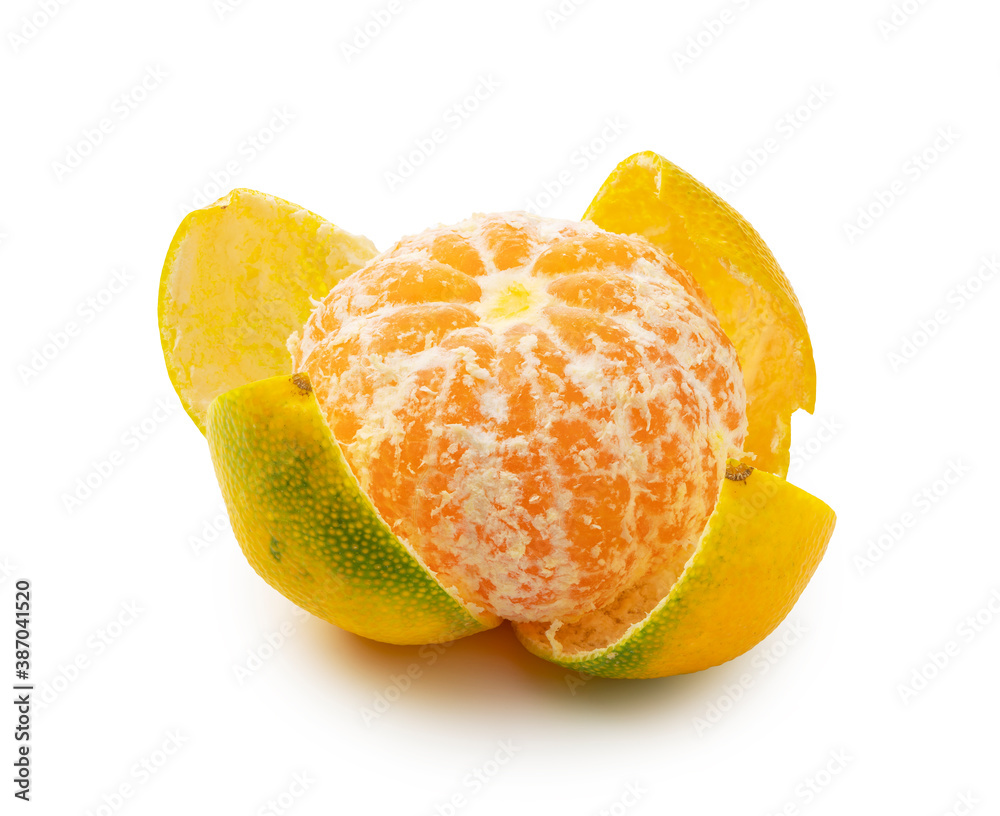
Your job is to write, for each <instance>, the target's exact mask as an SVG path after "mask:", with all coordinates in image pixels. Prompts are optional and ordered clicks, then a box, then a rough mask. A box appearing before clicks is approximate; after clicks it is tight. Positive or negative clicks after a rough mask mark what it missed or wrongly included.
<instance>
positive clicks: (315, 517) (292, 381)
mask: <svg viewBox="0 0 1000 816" xmlns="http://www.w3.org/2000/svg"><path fill="white" fill-rule="evenodd" d="M207 438H208V445H209V450H210V451H211V454H212V461H213V462H214V464H215V472H216V476H217V478H218V480H219V486H220V487H221V488H222V495H223V497H224V498H225V500H226V507H227V508H228V509H229V517H230V520H231V522H232V525H233V532H234V533H235V535H236V538H237V540H238V541H239V542H240V546H241V547H242V549H243V553H244V554H245V555H246V557H247V560H248V561H249V562H250V564H251V566H252V567H253V568H254V570H255V571H256V572H257V573H258V574H259V575H260V576H261V577H262V578H264V580H265V581H267V582H268V583H269V584H270V585H271V586H273V587H274V588H275V589H277V590H278V591H279V592H281V593H282V594H283V595H285V596H286V597H287V598H289V599H290V600H291V601H293V602H294V603H296V604H298V605H299V606H301V607H302V608H303V609H305V610H306V611H308V612H311V613H313V614H314V615H316V616H317V617H320V618H323V619H324V620H328V621H330V622H331V623H334V624H336V625H337V626H340V627H342V628H343V629H347V630H348V631H350V632H354V633H355V634H358V635H363V636H364V637H368V638H372V639H374V640H380V641H384V642H386V643H397V644H420V643H440V642H444V641H450V640H454V639H456V638H459V637H464V636H465V635H470V634H472V633H474V632H479V631H482V630H484V629H489V628H492V627H494V626H497V625H498V624H499V623H500V619H499V618H495V617H493V616H491V615H489V614H485V613H482V612H479V613H477V612H476V611H475V610H471V609H468V608H467V607H465V606H464V605H462V604H461V603H460V602H459V601H458V600H457V599H456V598H455V597H454V596H452V595H451V594H450V593H449V592H448V591H447V590H446V589H444V588H443V587H442V586H441V585H440V584H439V583H438V582H437V580H435V578H434V577H433V576H432V575H431V574H430V573H429V572H428V571H427V569H426V568H425V567H424V566H423V565H422V564H421V563H420V562H419V560H418V559H417V557H416V556H415V555H414V553H413V552H412V551H411V550H409V549H408V548H407V547H406V546H405V544H404V543H403V542H402V541H400V539H399V538H398V537H397V536H396V535H394V534H393V533H392V531H391V530H389V528H388V527H387V526H386V524H385V522H384V521H383V520H382V519H381V518H380V517H379V515H378V513H377V512H376V510H375V508H374V507H373V506H372V504H371V502H370V501H369V499H368V497H367V496H365V494H364V492H363V491H362V490H361V488H360V486H359V485H358V482H357V479H355V478H354V475H353V473H352V472H351V469H350V468H349V467H348V465H347V463H346V462H345V460H344V457H343V454H342V453H341V451H340V447H339V446H338V445H337V443H336V440H335V439H334V438H333V435H332V434H331V433H330V429H329V427H328V426H327V424H326V422H325V421H324V419H323V416H322V414H321V413H320V410H319V405H318V403H317V402H316V396H315V394H314V393H313V389H312V386H311V385H310V383H309V379H308V377H306V376H305V375H303V374H295V375H293V376H288V375H285V376H282V377H273V378H270V379H266V380H258V381H257V382H253V383H250V384H249V385H245V386H242V387H240V388H236V389H233V390H231V391H227V392H226V393H225V394H223V395H222V396H220V397H218V398H217V399H215V400H214V401H213V402H212V404H211V406H210V407H209V411H208V423H207Z"/></svg>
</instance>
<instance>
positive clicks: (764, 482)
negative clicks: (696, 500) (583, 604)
mask: <svg viewBox="0 0 1000 816" xmlns="http://www.w3.org/2000/svg"><path fill="white" fill-rule="evenodd" d="M741 475H742V474H741ZM835 522H836V516H835V515H834V513H833V511H832V510H831V509H830V508H829V507H827V505H826V504H824V503H823V502H822V501H820V500H819V499H817V498H815V497H814V496H811V495H810V494H809V493H806V492H805V491H804V490H801V489H799V488H797V487H795V486H793V485H791V484H789V483H788V482H786V481H785V480H784V479H782V478H780V477H778V476H774V475H773V474H770V473H765V472H763V471H760V470H753V471H752V472H750V473H749V474H748V475H746V477H745V478H743V479H742V480H738V481H733V480H731V479H726V481H725V482H724V483H723V487H722V491H721V493H720V495H719V501H718V504H717V505H716V508H715V512H714V513H713V514H712V516H711V518H710V519H709V522H708V526H707V527H706V529H705V532H704V534H703V535H702V538H701V541H700V542H699V545H698V548H697V549H696V550H695V552H694V554H693V555H692V556H691V558H690V560H689V561H688V563H687V566H686V567H685V570H684V572H683V573H682V574H681V576H680V578H678V580H677V582H676V583H675V584H674V585H673V587H672V588H671V590H670V592H669V593H668V594H667V596H666V597H665V598H664V599H663V600H662V601H660V603H659V604H657V605H656V607H655V608H654V609H653V610H652V611H651V612H650V613H649V614H648V615H647V616H646V617H645V618H644V619H643V620H642V621H640V622H639V623H637V624H635V625H634V626H632V627H631V628H630V629H629V630H628V632H627V633H626V634H625V635H624V636H623V637H621V638H619V639H618V640H617V641H616V642H614V643H612V644H610V645H608V646H605V647H603V648H600V649H595V650H591V651H587V652H578V653H569V652H567V651H566V650H563V649H562V647H561V645H560V643H559V639H558V637H557V636H558V635H559V630H560V629H562V628H566V627H572V626H574V625H579V624H572V623H564V624H561V625H559V624H555V627H556V630H555V631H553V625H552V624H514V629H515V631H516V632H517V635H518V638H519V639H520V640H521V642H522V643H523V644H524V645H525V647H527V649H528V650H529V651H530V652H532V653H533V654H535V655H538V656H539V657H542V658H545V659H546V660H550V661H552V662H553V663H558V664H559V665H561V666H565V667H566V668H568V669H574V670H576V671H582V672H586V673H588V674H594V675H598V676H601V677H621V678H642V677H666V676H669V675H673V674H685V673H688V672H695V671H699V670H701V669H707V668H709V667H710V666H716V665H718V664H720V663H725V662H726V661H727V660H732V659H733V658H734V657H738V656H739V655H741V654H743V653H744V652H746V651H747V650H748V649H750V648H752V647H753V646H754V645H756V644H757V643H759V642H760V641H761V640H763V639H764V638H765V637H767V635H768V634H770V633H771V632H772V631H773V630H774V628H775V627H776V626H777V625H778V624H779V623H781V621H782V620H783V619H784V618H785V616H786V615H787V614H788V612H789V610H791V608H792V606H793V605H794V604H795V601H796V600H798V597H799V595H800V594H801V593H802V590H803V589H804V588H805V586H806V584H807V583H808V582H809V579H810V578H811V577H812V574H813V572H814V571H815V570H816V567H817V565H818V564H819V562H820V559H821V558H822V557H823V553H824V552H825V550H826V545H827V542H828V541H829V540H830V536H831V535H832V534H833V527H834V524H835Z"/></svg>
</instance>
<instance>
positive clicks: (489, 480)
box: [160, 154, 835, 677]
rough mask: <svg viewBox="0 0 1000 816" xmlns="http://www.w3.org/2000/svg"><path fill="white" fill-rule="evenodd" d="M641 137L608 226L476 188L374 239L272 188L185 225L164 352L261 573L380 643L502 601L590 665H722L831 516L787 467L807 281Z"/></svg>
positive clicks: (433, 635) (446, 629)
mask: <svg viewBox="0 0 1000 816" xmlns="http://www.w3.org/2000/svg"><path fill="white" fill-rule="evenodd" d="M640 156H642V157H643V158H641V159H640V158H636V157H633V159H631V160H628V161H627V162H625V163H623V165H621V166H620V167H619V169H618V170H617V171H616V173H615V174H613V175H612V177H611V179H609V181H608V183H606V184H605V186H604V188H602V191H601V193H600V194H599V195H598V198H597V199H595V203H594V205H592V207H591V210H590V211H589V212H588V216H589V217H591V218H592V219H593V220H594V221H596V222H597V224H599V225H600V226H598V225H595V224H594V223H590V222H589V221H585V222H567V221H556V220H552V219H543V218H538V217H533V216H529V215H526V214H524V213H504V214H496V215H488V216H476V217H474V218H471V219H469V220H468V221H465V222H463V223H461V224H457V225H454V226H451V227H439V228H436V229H432V230H429V231H427V232H425V233H422V234H420V235H417V236H412V237H409V238H405V239H403V240H401V241H400V242H398V243H397V244H396V245H395V246H393V247H392V248H391V249H389V250H388V251H387V252H385V253H383V254H381V255H378V256H377V257H371V255H373V253H374V250H373V249H371V248H370V244H369V243H368V242H367V241H365V240H364V239H359V238H355V237H354V236H350V235H348V234H347V233H343V232H342V231H339V230H337V229H336V228H334V227H332V225H328V226H327V227H323V225H324V224H326V222H322V220H321V219H318V216H313V215H312V214H311V213H310V214H307V215H296V213H303V212H304V211H300V210H299V209H298V208H295V206H294V205H289V204H287V202H281V203H280V205H277V210H275V209H273V208H272V210H271V211H270V212H271V215H266V214H265V215H264V216H263V217H262V216H261V215H260V211H259V210H258V211H257V212H256V214H255V213H253V212H251V213H250V214H248V215H246V216H242V217H241V218H239V219H238V221H237V224H238V225H237V226H236V227H235V229H236V231H237V232H238V233H239V235H240V236H241V237H240V240H239V241H229V242H228V243H226V242H222V245H223V246H225V247H226V248H225V251H223V252H220V250H219V246H220V238H221V237H222V236H225V235H231V234H232V230H233V226H232V224H230V225H229V226H228V227H227V226H226V223H227V222H226V218H225V217H223V218H219V217H218V216H219V215H220V214H218V213H216V214H215V215H214V216H213V218H214V219H215V220H212V218H209V217H207V216H205V215H201V216H198V215H194V214H193V215H192V216H189V219H190V220H191V222H190V223H189V222H188V220H186V221H185V224H182V227H181V230H179V231H178V237H177V238H175V242H174V245H172V247H171V253H170V255H168V260H167V264H165V266H164V276H163V283H162V285H161V292H162V291H167V292H168V295H169V297H166V298H165V297H164V296H163V295H162V294H161V310H160V324H161V335H162V336H163V337H164V338H165V340H164V352H165V356H166V358H167V364H168V370H169V371H170V373H171V379H172V380H173V382H174V384H175V387H176V388H177V390H178V393H179V394H181V397H182V400H184V401H185V405H190V406H194V407H193V409H192V408H189V410H190V411H191V413H192V416H193V417H194V418H195V419H196V421H198V422H199V426H201V420H202V419H204V427H205V430H206V435H207V438H208V442H209V449H210V452H211V454H212V460H213V463H214V465H215V470H216V474H217V476H218V479H219V483H220V486H221V488H222V492H223V496H224V498H225V500H226V505H227V507H228V509H229V513H230V518H231V520H232V522H233V529H234V532H235V534H236V537H237V539H238V541H239V543H240V545H241V547H242V548H243V550H244V553H245V554H246V556H247V558H248V560H249V562H250V563H251V565H252V566H253V568H254V569H255V570H256V571H257V572H258V573H259V574H260V575H261V576H262V577H263V578H264V579H265V580H266V581H268V583H270V584H271V585H272V586H274V587H275V588H276V589H278V590H279V591H280V592H282V593H284V594H285V595H286V596H287V597H289V598H290V599H292V600H293V601H294V602H295V603H297V604H299V605H300V606H302V607H303V608H305V609H307V610H309V611H310V612H312V613H314V614H316V615H318V616H319V617H322V618H324V619H326V620H329V621H331V622H333V623H335V624H337V625H339V626H341V627H343V628H345V629H348V630H350V631H352V632H356V633H357V634H360V635H363V636H365V637H369V638H373V639H376V640H383V641H386V642H390V643H429V642H438V641H443V640H450V639H453V638H456V637H462V636H465V635H469V634H473V633H475V632H478V631H481V630H483V629H487V628H490V627H493V626H496V625H498V624H499V623H500V622H501V621H502V620H504V619H508V620H510V621H512V623H513V626H514V628H515V631H516V633H517V635H518V637H519V638H520V639H521V641H522V643H523V644H524V645H525V647H526V648H527V649H528V650H529V651H531V652H532V653H534V654H536V655H538V656H540V657H543V658H545V659H546V660H550V661H552V662H555V663H558V664H560V665H563V666H566V667H568V668H572V669H575V670H580V671H584V672H588V673H591V674H596V675H602V676H606V677H656V676H665V675H669V674H677V673H683V672H690V671H697V670H699V669H703V668H706V667H708V666H713V665H716V664H718V663H721V662H723V661H726V660H730V659H732V658H733V657H736V656H738V655H739V654H742V653H743V652H745V651H746V650H747V649H749V648H751V647H752V646H753V645H755V644H756V643H757V642H759V641H760V639H762V638H763V637H765V636H766V635H767V634H768V633H769V632H770V631H772V630H773V628H774V627H775V626H777V624H778V623H779V622H780V621H781V620H782V619H783V618H784V616H785V615H786V614H787V612H788V611H789V609H790V608H791V607H792V605H793V604H794V603H795V601H796V599H797V598H798V597H799V594H800V593H801V592H802V590H803V588H804V587H805V585H806V583H807V582H808V581H809V578H810V577H811V575H812V574H813V571H814V570H815V569H816V566H817V564H818V563H819V561H820V559H821V557H822V554H823V552H824V551H825V548H826V545H827V542H828V541H829V538H830V536H831V534H832V530H833V526H834V523H835V517H834V514H833V512H832V511H831V510H830V508H829V507H827V506H826V505H825V504H823V502H821V501H819V500H818V499H816V498H814V497H812V496H810V495H809V494H807V493H805V492H804V491H802V490H800V489H798V488H796V487H793V486H792V485H790V484H788V483H787V482H786V481H785V480H784V478H783V475H784V467H785V465H786V464H787V418H788V416H789V415H790V412H791V411H792V410H794V407H795V406H797V405H801V406H804V407H807V408H811V389H812V387H813V385H814V380H810V377H811V376H814V374H811V365H812V356H811V347H810V346H809V339H808V335H807V334H806V333H805V323H804V320H801V310H800V309H799V307H798V302H797V301H796V300H795V297H794V294H792V292H791V288H790V286H788V284H787V280H786V279H785V278H784V275H783V273H781V271H780V269H778V268H777V264H776V263H771V260H773V258H772V259H771V260H768V258H769V257H770V256H769V253H766V247H765V248H763V250H762V246H763V244H762V242H761V241H760V240H759V236H756V233H754V232H752V228H750V227H749V225H748V224H746V223H745V222H744V221H742V219H741V218H740V217H739V216H738V215H736V214H735V212H734V211H731V210H729V209H728V208H727V205H724V203H723V205H724V206H721V207H720V204H719V202H718V201H717V200H716V199H714V197H712V195H711V194H710V193H708V197H706V188H703V187H701V186H700V185H699V184H698V183H697V182H696V181H694V180H693V179H690V177H688V176H686V174H682V171H679V170H677V168H674V167H673V165H669V163H666V160H663V159H660V158H659V157H656V156H655V154H640ZM671 191H674V192H671ZM678 191H679V192H678ZM237 192H239V193H240V194H241V197H249V199H250V200H251V201H254V202H255V203H260V202H269V201H277V200H273V199H270V197H267V196H263V195H262V194H259V193H251V192H250V191H237ZM258 200H259V201H258ZM630 202H631V203H630ZM270 206H272V207H273V206H274V205H270ZM265 209H266V208H265ZM633 210H634V212H633ZM199 219H200V220H199ZM310 219H317V220H316V221H312V220H310ZM657 219H660V220H659V221H658V220H657ZM663 219H666V220H665V221H664V220H663ZM303 224H305V225H307V227H308V228H307V229H303V228H302V225H303ZM316 224H318V225H319V226H318V227H317V228H314V227H313V225H316ZM678 224H681V226H682V227H683V228H681V227H678ZM601 227H606V229H602V228H601ZM260 258H265V259H266V264H265V265H264V268H266V270H267V272H266V274H263V275H260V276H255V275H251V274H250V272H249V270H250V269H251V268H254V267H255V265H256V264H258V262H259V259H260ZM320 258H325V259H326V261H325V270H324V269H323V264H322V263H319V262H318V259H320ZM354 270H356V271H354ZM313 273H315V275H314V274H313ZM727 275H728V276H729V278H728V282H727V277H726V276H727ZM227 276H228V278H229V283H228V284H227ZM305 279H308V281H309V282H308V284H305V283H304V282H303V281H304V280H305ZM324 280H325V281H327V285H326V286H325V290H323V291H320V292H318V293H317V292H316V290H317V289H319V288H321V287H323V285H324ZM227 285H229V286H230V287H231V288H232V289H233V290H234V291H235V292H236V296H235V297H228V298H227V297H225V296H223V294H222V293H224V292H225V291H226V288H227ZM323 295H325V297H323V300H322V301H318V300H317V298H318V297H322V296H323ZM264 303H270V304H279V305H277V306H276V305H270V306H266V305H264ZM177 304H181V307H178V305H177ZM269 310H270V311H271V312H272V313H273V314H274V316H275V320H274V321H273V324H272V323H271V322H270V321H268V319H267V314H268V311H269ZM739 316H742V317H743V318H744V319H746V320H747V321H749V323H750V329H746V328H745V327H744V328H741V327H739V326H738V325H737V326H734V320H737V319H738V318H739ZM751 329H752V330H751ZM289 332H290V333H291V335H290V337H289V338H288V344H287V345H288V351H290V356H289V355H288V354H287V352H286V353H285V354H281V353H279V352H278V351H277V349H278V345H279V338H280V337H282V336H284V335H283V333H284V334H288V333H289ZM168 341H169V342H168ZM177 349H179V350H180V351H179V352H178V351H176V350H177ZM244 354H245V355H246V356H247V357H248V358H249V359H248V360H246V361H244V360H242V359H241V358H242V355H244ZM782 361H784V362H785V363H786V364H787V371H782V370H781V363H782ZM786 375H787V376H786ZM255 376H257V377H258V379H257V380H256V381H250V380H252V379H253V378H254V377H255ZM786 380H787V381H786ZM744 382H745V383H746V385H744ZM215 395H218V396H215ZM213 397H214V399H213ZM748 399H749V407H748ZM208 403H210V405H208V410H207V414H206V413H203V406H204V405H206V404H208ZM769 412H773V415H770V413H769ZM748 421H749V433H748ZM751 460H752V462H753V464H754V465H755V467H750V466H748V463H749V462H750V461H751ZM768 469H770V470H771V471H772V472H770V473H769V472H767V470H768Z"/></svg>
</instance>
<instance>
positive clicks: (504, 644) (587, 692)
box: [307, 619, 732, 721]
mask: <svg viewBox="0 0 1000 816" xmlns="http://www.w3.org/2000/svg"><path fill="white" fill-rule="evenodd" d="M307 631H308V632H309V634H308V636H309V637H310V638H311V639H312V640H313V641H314V642H315V647H316V651H317V653H318V654H319V656H320V660H321V661H322V663H323V664H324V667H325V668H326V669H328V670H329V671H330V672H331V673H332V674H336V675H337V676H338V677H340V678H341V680H343V678H344V677H347V678H349V679H350V681H351V682H353V683H354V684H356V685H357V686H358V694H359V697H360V698H362V699H371V700H373V701H374V700H377V699H378V698H379V696H381V697H383V698H385V699H386V701H387V702H388V703H392V704H395V701H396V700H405V704H406V705H407V706H408V707H420V708H427V709H433V710H434V711H438V712H439V711H441V710H442V708H444V709H450V710H453V711H455V710H458V711H467V712H471V711H483V710H488V709H501V710H503V711H513V710H515V709H512V707H511V704H512V703H514V704H516V705H517V706H519V707H520V708H518V709H516V710H518V711H532V712H536V713H537V711H538V710H539V708H544V710H546V711H552V710H554V711H557V712H558V711H562V710H566V711H574V712H576V711H582V712H585V714H586V715H587V716H593V717H596V718H605V717H607V718H609V719H610V718H614V719H616V720H618V721H620V720H621V718H622V717H623V716H624V717H626V718H627V717H629V716H630V715H632V714H634V715H635V716H636V717H637V718H640V719H643V720H648V717H649V715H650V712H651V710H653V709H655V708H665V709H672V710H674V713H675V714H678V713H682V714H683V715H684V716H689V715H690V712H691V711H692V709H693V708H698V709H699V711H700V707H701V706H703V705H704V701H705V700H706V699H708V698H710V697H714V696H715V695H717V694H718V691H719V688H720V686H721V685H722V684H723V683H724V682H726V676H727V672H726V667H725V666H722V667H717V668H716V669H709V670H706V671H702V672H698V673H696V674H688V675H680V676H677V677H664V678H655V679H648V680H609V679H605V678H600V677H593V676H590V675H584V674H580V673H578V672H573V671H569V670H567V669H564V668H562V667H561V666H556V665H554V664H552V663H548V662H546V661H544V660H542V659H540V658H538V657H535V656H534V655H532V654H531V653H530V652H528V651H527V650H526V649H525V648H524V647H523V646H522V645H521V644H520V642H519V641H518V640H517V637H516V636H515V634H514V631H513V629H512V628H511V627H510V625H509V624H506V623H504V624H502V625H501V626H499V627H497V628H496V629H492V630H490V631H487V632H481V633H479V634H476V635H472V636H470V637H466V638H462V639H460V640H456V641H453V642H451V643H446V644H437V645H428V646H392V645H389V644H385V643H378V642H376V641H372V640H367V639H366V638H362V637H358V636H356V635H352V634H350V633H348V632H344V631H342V630H340V629H337V628H336V627H333V626H330V625H328V624H325V623H324V622H322V621H319V620H315V619H314V620H313V621H312V625H311V626H309V627H308V628H307ZM730 665H732V664H730ZM535 704H537V705H538V707H539V708H536V707H535Z"/></svg>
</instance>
